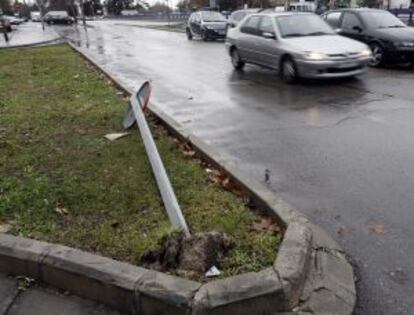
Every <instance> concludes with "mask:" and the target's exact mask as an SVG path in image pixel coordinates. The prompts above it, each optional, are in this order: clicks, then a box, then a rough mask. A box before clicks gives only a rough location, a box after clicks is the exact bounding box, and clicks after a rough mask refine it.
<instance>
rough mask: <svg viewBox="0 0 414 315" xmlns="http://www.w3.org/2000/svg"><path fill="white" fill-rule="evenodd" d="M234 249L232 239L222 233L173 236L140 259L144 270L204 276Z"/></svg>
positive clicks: (177, 234) (163, 240) (166, 238)
mask: <svg viewBox="0 0 414 315" xmlns="http://www.w3.org/2000/svg"><path fill="white" fill-rule="evenodd" d="M233 246H234V241H233V239H232V238H231V237H230V236H229V235H227V234H226V233H223V232H217V231H212V232H207V233H197V234H194V235H192V236H191V237H185V236H184V234H182V233H173V234H171V235H168V236H165V237H163V238H162V239H161V241H160V243H159V246H158V249H156V250H148V251H146V252H145V253H143V255H142V256H141V263H142V265H143V266H144V267H146V268H150V269H155V270H158V271H162V272H166V271H170V272H171V271H174V272H177V273H179V274H184V275H185V274H187V276H190V277H191V275H204V273H205V272H206V271H207V270H208V269H210V267H211V266H219V261H220V259H221V258H222V257H224V256H225V255H226V254H227V253H228V251H229V250H230V249H231V248H232V247H233Z"/></svg>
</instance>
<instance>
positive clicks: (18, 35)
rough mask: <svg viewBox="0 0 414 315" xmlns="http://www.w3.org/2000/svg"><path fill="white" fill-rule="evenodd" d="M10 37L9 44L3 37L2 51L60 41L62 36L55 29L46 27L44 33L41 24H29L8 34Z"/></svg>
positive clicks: (0, 46)
mask: <svg viewBox="0 0 414 315" xmlns="http://www.w3.org/2000/svg"><path fill="white" fill-rule="evenodd" d="M8 35H9V42H6V41H5V40H4V36H3V35H1V37H0V49H1V48H12V47H20V46H28V45H36V44H44V43H49V42H52V41H58V40H59V39H60V36H59V35H58V34H57V33H56V32H55V31H54V30H53V28H51V27H48V26H45V30H44V31H43V30H42V24H41V23H33V22H27V23H24V24H21V25H19V26H17V29H15V30H13V31H12V32H10V33H8Z"/></svg>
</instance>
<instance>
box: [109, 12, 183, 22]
mask: <svg viewBox="0 0 414 315" xmlns="http://www.w3.org/2000/svg"><path fill="white" fill-rule="evenodd" d="M106 17H107V18H111V19H125V20H170V21H186V20H188V18H189V17H190V13H169V14H168V13H138V14H133V15H108V16H106Z"/></svg>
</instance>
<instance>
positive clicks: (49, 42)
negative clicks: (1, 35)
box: [0, 37, 65, 50]
mask: <svg viewBox="0 0 414 315" xmlns="http://www.w3.org/2000/svg"><path fill="white" fill-rule="evenodd" d="M64 42H65V41H64V40H63V39H62V38H61V37H59V38H55V39H49V40H45V41H43V42H37V43H30V44H23V45H12V46H4V47H0V50H2V49H4V50H8V49H18V48H32V47H40V46H46V45H53V44H63V43H64Z"/></svg>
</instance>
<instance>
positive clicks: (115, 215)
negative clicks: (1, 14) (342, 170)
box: [0, 45, 280, 277]
mask: <svg viewBox="0 0 414 315" xmlns="http://www.w3.org/2000/svg"><path fill="white" fill-rule="evenodd" d="M120 94H121V93H119V92H118V91H117V90H116V89H115V88H114V87H113V86H112V85H111V84H110V82H109V81H108V80H107V79H106V78H104V77H103V76H102V74H100V73H98V72H97V71H96V70H95V69H94V68H93V67H92V66H90V65H89V64H88V63H86V62H85V61H84V60H83V59H82V58H81V57H80V56H78V55H77V54H76V53H74V52H73V51H72V50H71V49H70V48H69V47H68V46H66V45H59V46H53V47H42V48H33V49H25V50H10V51H1V52H0V226H9V227H10V228H11V229H10V231H9V232H10V233H12V234H15V235H21V236H25V237H31V238H35V239H39V240H45V241H49V242H54V243H60V244H65V245H69V246H72V247H76V248H80V249H83V250H87V251H91V252H96V253H99V254H102V255H104V256H108V257H112V258H115V259H118V260H123V261H127V262H130V263H132V264H139V261H140V257H141V254H142V253H143V252H144V251H146V250H147V249H151V248H156V246H157V244H158V243H159V241H160V239H161V238H162V237H163V236H165V235H166V234H168V233H171V228H170V224H169V222H168V219H167V216H166V213H165V210H164V208H163V205H162V200H161V198H160V196H159V192H158V189H157V186H156V183H155V181H154V179H153V176H152V173H151V168H150V166H149V162H148V160H147V157H146V153H145V149H144V146H143V143H142V142H141V139H140V137H138V135H137V131H135V130H133V131H132V134H131V135H129V136H128V137H124V138H122V139H119V140H117V141H114V142H109V141H108V140H106V139H105V138H104V135H105V134H107V133H110V132H119V131H121V120H122V117H123V114H124V112H125V110H126V106H127V100H126V99H125V98H124V97H123V96H122V95H120ZM151 127H152V129H153V132H154V135H155V138H156V142H157V145H158V148H159V151H160V154H161V157H162V159H163V161H164V163H165V166H166V169H167V172H168V174H169V176H170V179H171V182H172V185H173V187H174V189H175V192H176V194H177V198H178V200H179V202H180V205H181V207H182V209H183V212H184V215H185V217H186V220H187V222H188V224H189V226H190V228H191V230H192V231H193V232H202V231H211V230H219V231H223V232H226V233H228V234H229V235H231V236H232V237H233V238H234V240H235V242H236V245H235V247H234V248H233V249H232V250H231V251H230V253H229V255H228V256H226V257H225V258H223V259H222V261H221V262H220V266H219V268H220V269H221V270H222V271H223V274H222V276H223V277H224V276H230V275H235V274H240V273H243V272H248V271H257V270H260V269H262V268H263V267H266V266H270V265H272V264H273V261H274V259H275V257H276V250H277V247H278V244H279V242H280V233H279V232H277V231H275V230H274V229H271V228H268V227H267V225H268V224H267V223H266V222H267V221H266V220H263V218H262V217H261V216H259V215H258V214H256V213H254V212H252V211H251V210H250V209H249V208H247V207H246V205H245V204H244V203H243V200H242V199H241V198H240V197H237V196H236V195H234V194H232V193H230V192H228V191H225V190H223V189H222V188H221V187H220V186H219V185H217V184H215V183H213V182H211V181H210V180H209V177H208V174H207V173H206V171H205V168H204V167H203V166H202V165H201V164H200V162H199V161H197V160H195V159H193V158H190V157H188V156H185V155H183V154H182V152H181V150H180V149H179V147H178V145H177V143H176V141H174V139H173V138H171V137H170V136H168V135H167V134H166V132H164V131H163V129H162V128H159V127H156V126H155V125H152V126H151ZM263 222H264V224H263Z"/></svg>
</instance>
